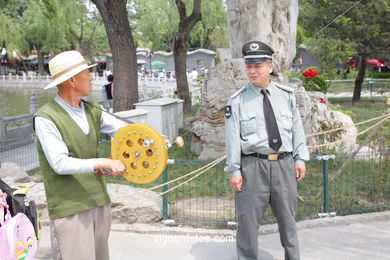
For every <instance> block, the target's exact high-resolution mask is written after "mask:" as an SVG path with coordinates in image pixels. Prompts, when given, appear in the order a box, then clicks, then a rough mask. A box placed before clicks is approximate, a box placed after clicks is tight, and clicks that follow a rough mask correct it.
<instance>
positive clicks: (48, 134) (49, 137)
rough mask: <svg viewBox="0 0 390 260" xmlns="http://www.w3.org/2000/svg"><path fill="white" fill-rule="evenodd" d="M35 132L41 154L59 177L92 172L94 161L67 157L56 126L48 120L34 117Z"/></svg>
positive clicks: (67, 154)
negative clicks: (42, 153)
mask: <svg viewBox="0 0 390 260" xmlns="http://www.w3.org/2000/svg"><path fill="white" fill-rule="evenodd" d="M34 122H35V132H36V134H37V136H38V139H39V141H40V142H41V146H42V149H43V152H44V154H45V156H46V159H47V161H48V162H49V164H50V166H51V167H52V168H53V170H54V171H55V172H56V173H58V174H60V175H68V174H79V173H87V172H93V171H94V163H95V159H79V158H74V157H69V150H68V148H67V146H66V144H65V143H64V141H63V140H62V136H61V133H60V132H59V131H58V128H57V126H56V125H55V124H54V123H53V122H52V121H50V120H49V119H46V118H43V117H39V116H37V117H35V121H34Z"/></svg>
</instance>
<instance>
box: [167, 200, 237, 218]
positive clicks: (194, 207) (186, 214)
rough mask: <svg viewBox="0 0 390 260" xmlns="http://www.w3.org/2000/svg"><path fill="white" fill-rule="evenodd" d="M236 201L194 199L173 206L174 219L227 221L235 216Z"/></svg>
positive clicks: (180, 201)
mask: <svg viewBox="0 0 390 260" xmlns="http://www.w3.org/2000/svg"><path fill="white" fill-rule="evenodd" d="M234 205H235V204H234V199H229V198H225V197H211V196H210V197H194V198H187V199H182V200H179V201H177V202H175V203H174V204H172V205H171V207H172V218H176V217H179V218H180V219H192V220H198V219H204V220H226V219H233V217H234V216H235V206H234Z"/></svg>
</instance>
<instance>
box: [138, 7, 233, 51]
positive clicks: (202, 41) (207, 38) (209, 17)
mask: <svg viewBox="0 0 390 260" xmlns="http://www.w3.org/2000/svg"><path fill="white" fill-rule="evenodd" d="M192 2H193V1H189V0H185V1H183V3H184V4H185V5H186V6H187V10H186V11H187V12H192V4H191V3H192ZM134 3H135V6H136V9H137V13H138V14H139V15H138V17H137V19H136V26H135V31H136V35H137V36H136V39H137V42H138V45H139V46H143V47H149V48H151V49H154V50H166V51H170V50H173V45H174V39H175V37H176V32H177V31H178V24H179V13H178V12H177V7H176V3H175V1H174V0H154V1H152V0H137V1H135V2H134ZM201 13H202V20H201V21H199V22H198V23H197V24H196V25H195V26H194V28H193V29H192V30H191V32H190V35H189V48H212V49H213V48H215V47H227V46H228V37H227V14H226V6H225V4H224V1H223V0H208V1H204V2H202V5H201Z"/></svg>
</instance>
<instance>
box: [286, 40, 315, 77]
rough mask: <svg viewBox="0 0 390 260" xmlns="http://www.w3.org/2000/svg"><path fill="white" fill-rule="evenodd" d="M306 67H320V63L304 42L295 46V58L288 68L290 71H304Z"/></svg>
mask: <svg viewBox="0 0 390 260" xmlns="http://www.w3.org/2000/svg"><path fill="white" fill-rule="evenodd" d="M307 67H317V68H318V69H319V68H320V63H319V61H318V59H317V57H316V56H314V55H313V54H311V53H310V52H309V51H308V50H307V47H306V46H305V45H304V44H301V45H299V46H298V48H297V54H296V58H295V59H294V61H293V63H292V65H291V68H290V70H291V71H305V70H306V68H307Z"/></svg>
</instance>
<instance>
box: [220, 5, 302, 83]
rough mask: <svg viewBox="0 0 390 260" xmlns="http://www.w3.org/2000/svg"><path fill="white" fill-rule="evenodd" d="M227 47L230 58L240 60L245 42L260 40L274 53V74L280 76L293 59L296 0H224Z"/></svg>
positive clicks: (296, 16)
mask: <svg viewBox="0 0 390 260" xmlns="http://www.w3.org/2000/svg"><path fill="white" fill-rule="evenodd" d="M226 4H227V7H228V8H227V9H228V20H229V21H228V28H229V43H230V50H231V52H232V58H233V59H236V58H240V57H242V53H241V47H242V45H243V43H244V42H246V41H248V40H260V41H263V42H265V43H268V44H269V45H271V46H272V47H273V49H274V50H275V54H274V71H275V72H276V73H279V77H280V79H279V80H280V81H281V82H284V83H286V80H287V77H285V75H284V74H283V72H284V70H286V69H287V68H288V67H289V66H290V65H291V62H292V60H293V59H294V57H295V42H296V31H297V19H298V0H278V1H269V0H227V1H226Z"/></svg>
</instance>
